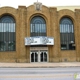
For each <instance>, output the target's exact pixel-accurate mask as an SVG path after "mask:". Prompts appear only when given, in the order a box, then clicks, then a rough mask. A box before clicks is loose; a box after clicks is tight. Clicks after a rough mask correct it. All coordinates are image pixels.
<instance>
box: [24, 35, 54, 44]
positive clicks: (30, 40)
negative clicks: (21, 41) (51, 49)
mask: <svg viewBox="0 0 80 80" xmlns="http://www.w3.org/2000/svg"><path fill="white" fill-rule="evenodd" d="M25 45H54V38H52V37H45V36H36V37H26V38H25Z"/></svg>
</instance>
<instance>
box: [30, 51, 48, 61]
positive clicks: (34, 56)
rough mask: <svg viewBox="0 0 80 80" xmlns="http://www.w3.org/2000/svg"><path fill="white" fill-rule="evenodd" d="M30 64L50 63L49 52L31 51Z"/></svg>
mask: <svg viewBox="0 0 80 80" xmlns="http://www.w3.org/2000/svg"><path fill="white" fill-rule="evenodd" d="M30 62H48V51H43V50H36V51H31V52H30Z"/></svg>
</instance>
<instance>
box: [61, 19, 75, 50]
mask: <svg viewBox="0 0 80 80" xmlns="http://www.w3.org/2000/svg"><path fill="white" fill-rule="evenodd" d="M73 27H74V26H73V22H72V20H71V19H69V18H62V19H61V21H60V38H61V39H60V40H61V49H62V50H74V49H75V48H74V46H73V44H75V41H74V29H73ZM72 42H73V43H72Z"/></svg>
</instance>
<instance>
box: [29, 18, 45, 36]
mask: <svg viewBox="0 0 80 80" xmlns="http://www.w3.org/2000/svg"><path fill="white" fill-rule="evenodd" d="M30 24H31V34H30V36H31V37H32V36H46V22H45V20H44V18H42V17H41V16H35V17H33V18H32V20H31V23H30Z"/></svg>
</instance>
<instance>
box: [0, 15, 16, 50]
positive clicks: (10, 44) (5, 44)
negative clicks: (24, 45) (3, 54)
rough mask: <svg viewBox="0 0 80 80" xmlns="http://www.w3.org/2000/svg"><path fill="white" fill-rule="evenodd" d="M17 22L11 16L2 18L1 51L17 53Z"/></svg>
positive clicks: (0, 26) (0, 32)
mask: <svg viewBox="0 0 80 80" xmlns="http://www.w3.org/2000/svg"><path fill="white" fill-rule="evenodd" d="M15 40H16V39H15V20H14V18H13V17H11V16H9V15H5V16H3V17H1V18H0V51H15Z"/></svg>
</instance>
